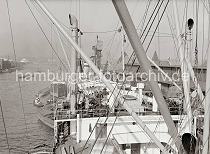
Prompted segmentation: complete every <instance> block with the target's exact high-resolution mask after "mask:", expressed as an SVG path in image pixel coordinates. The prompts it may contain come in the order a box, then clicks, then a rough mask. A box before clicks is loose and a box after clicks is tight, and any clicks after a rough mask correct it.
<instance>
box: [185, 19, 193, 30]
mask: <svg viewBox="0 0 210 154" xmlns="http://www.w3.org/2000/svg"><path fill="white" fill-rule="evenodd" d="M193 25H194V21H193V19H192V18H190V19H188V21H187V26H188V28H189V30H191V29H192V28H193Z"/></svg>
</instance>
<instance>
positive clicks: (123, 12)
mask: <svg viewBox="0 0 210 154" xmlns="http://www.w3.org/2000/svg"><path fill="white" fill-rule="evenodd" d="M112 3H113V4H114V7H115V9H116V11H117V13H118V16H119V18H120V20H121V22H122V24H123V27H124V30H125V32H126V34H127V36H128V39H129V41H130V43H131V45H132V47H133V50H134V52H135V54H136V56H137V59H138V61H139V63H140V65H141V66H142V67H143V69H144V71H145V72H146V73H147V74H148V75H149V74H150V73H151V72H153V71H152V68H151V66H150V62H149V60H148V58H147V56H146V53H145V50H144V48H143V46H142V44H141V41H140V39H139V37H138V34H137V31H136V28H135V26H134V24H133V21H132V19H131V16H130V14H129V12H128V9H127V7H126V4H125V1H124V0H112ZM149 84H150V87H151V90H152V92H153V94H154V96H155V99H156V100H157V103H158V106H159V109H160V112H161V114H162V115H163V118H164V120H165V122H166V125H167V126H168V128H169V134H170V135H171V137H172V138H173V139H174V140H175V138H176V136H177V135H178V131H177V128H176V127H175V125H174V122H173V120H172V118H171V115H170V112H169V109H168V106H167V104H166V102H165V100H164V98H163V95H162V93H161V90H160V88H159V86H158V83H157V82H156V81H155V79H150V81H149ZM176 146H177V148H178V149H179V148H180V146H181V140H180V139H179V138H178V140H177V141H176Z"/></svg>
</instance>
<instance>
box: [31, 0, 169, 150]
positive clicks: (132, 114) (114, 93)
mask: <svg viewBox="0 0 210 154" xmlns="http://www.w3.org/2000/svg"><path fill="white" fill-rule="evenodd" d="M34 2H36V4H37V5H38V6H39V7H40V8H41V10H42V11H43V12H44V13H45V14H46V15H47V16H48V18H49V19H50V20H51V22H52V23H53V24H54V25H55V26H56V27H57V28H58V30H59V31H60V32H61V33H62V34H63V36H64V37H65V38H66V39H67V40H68V41H69V43H70V44H71V45H72V46H73V47H74V49H75V50H76V51H77V52H78V53H79V54H80V55H81V57H82V58H83V59H84V60H85V61H86V62H87V64H88V65H89V66H90V67H91V69H92V70H93V71H94V72H95V73H96V74H97V75H98V76H99V77H100V79H101V81H102V82H103V83H104V84H105V85H106V86H107V88H108V89H109V90H110V91H113V95H114V96H115V97H117V96H118V97H119V99H118V100H119V101H120V102H121V103H122V104H123V107H124V108H125V109H126V110H127V111H128V113H129V114H130V115H131V116H132V117H133V119H134V120H135V121H136V123H137V124H138V125H139V126H140V127H141V128H142V129H143V130H144V131H145V133H146V134H147V135H148V136H149V137H150V138H151V139H152V140H153V141H154V143H155V144H156V145H157V146H158V147H159V148H160V150H161V151H162V153H166V152H165V149H164V146H163V145H162V143H161V142H160V141H159V140H158V138H157V137H156V136H155V135H154V133H153V132H152V131H150V129H149V128H148V127H147V126H146V124H145V123H144V122H143V121H142V120H141V119H140V118H139V117H138V116H137V114H136V113H135V112H133V110H132V109H131V108H129V106H127V105H126V103H123V100H122V97H120V95H118V90H117V89H114V87H113V86H112V85H111V83H110V82H109V81H108V80H107V79H106V78H105V77H104V75H103V73H102V72H100V70H99V69H98V68H97V66H95V65H94V63H93V62H92V61H91V59H90V58H89V57H88V56H87V55H86V54H85V53H84V52H83V51H82V50H81V49H80V47H79V46H78V44H77V43H76V42H75V41H74V40H73V39H72V38H71V37H70V36H69V34H68V33H67V32H66V31H65V30H64V28H63V27H62V26H61V25H60V24H59V23H58V22H57V20H56V19H55V18H54V17H53V16H52V15H51V14H50V12H49V11H48V10H47V9H46V8H45V6H44V5H43V4H42V3H41V2H40V1H39V0H34Z"/></svg>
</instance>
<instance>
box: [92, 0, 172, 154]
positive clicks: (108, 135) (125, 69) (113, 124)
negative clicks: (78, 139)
mask: <svg viewBox="0 0 210 154" xmlns="http://www.w3.org/2000/svg"><path fill="white" fill-rule="evenodd" d="M168 3H169V0H168V2H167V4H166V6H165V9H164V11H163V14H164V12H165V10H166V8H167V5H168ZM163 14H162V15H163ZM162 15H161V18H160V20H161V19H162ZM158 25H159V24H158ZM156 30H157V28H156ZM156 30H155V31H156ZM149 45H150V44H149ZM133 53H134V52H133ZM131 57H132V55H131ZM131 57H130V59H131ZM130 59H129V60H130ZM128 63H129V62H128ZM133 64H134V63H132V65H131V67H132V66H133ZM125 70H126V69H125ZM123 73H124V71H123ZM124 83H125V80H124V82H123V84H124ZM120 90H121V89H120ZM128 92H129V91H128ZM128 92H127V94H128ZM124 102H125V100H124V101H123V103H124ZM119 113H120V111H119V112H118V114H117V116H116V119H117V117H118V115H119ZM116 119H115V121H114V123H113V124H112V128H111V130H112V129H113V127H114V124H115V122H116ZM101 131H102V129H101ZM101 131H100V133H101ZM100 133H99V134H100ZM110 134H111V131H110V132H109V135H110ZM109 135H108V136H107V139H106V141H105V143H104V144H103V148H102V151H103V149H104V147H105V144H106V142H107V140H108V138H109ZM98 136H99V135H98ZM96 140H97V139H96ZM95 144H96V141H95V142H94V144H93V146H92V148H91V152H92V150H93V147H94V145H95ZM102 151H101V152H102ZM91 152H90V153H91Z"/></svg>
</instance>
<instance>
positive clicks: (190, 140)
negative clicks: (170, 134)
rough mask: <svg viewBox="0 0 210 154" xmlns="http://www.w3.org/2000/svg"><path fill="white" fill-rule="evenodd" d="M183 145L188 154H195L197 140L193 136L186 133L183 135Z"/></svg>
mask: <svg viewBox="0 0 210 154" xmlns="http://www.w3.org/2000/svg"><path fill="white" fill-rule="evenodd" d="M182 145H183V147H184V150H185V151H186V153H187V154H195V148H196V138H195V137H194V136H193V135H192V134H190V133H185V134H183V135H182Z"/></svg>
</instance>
